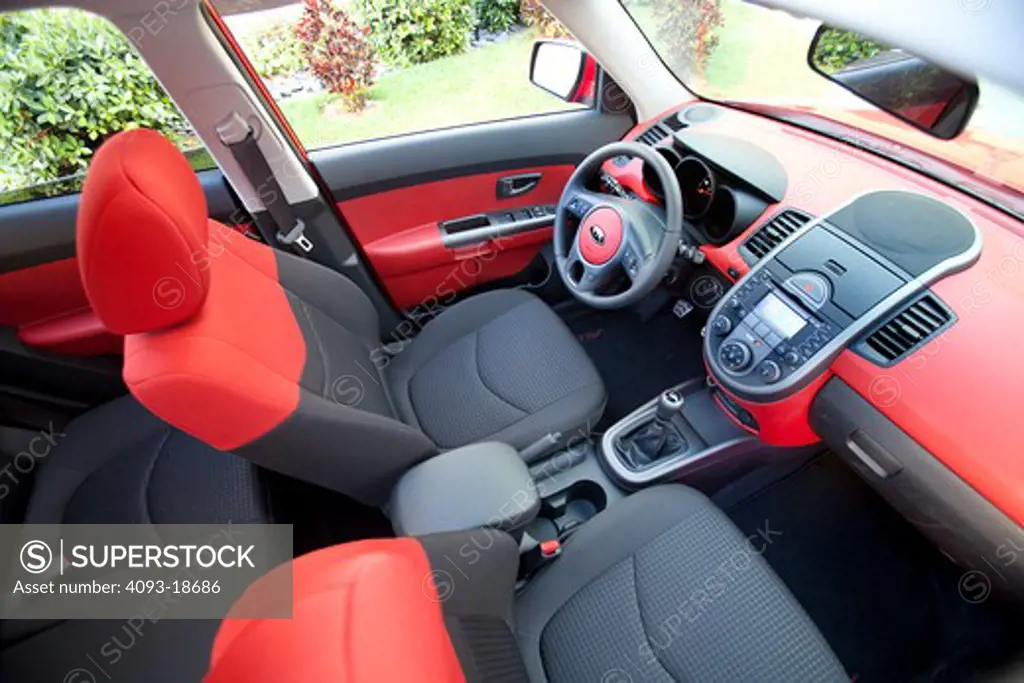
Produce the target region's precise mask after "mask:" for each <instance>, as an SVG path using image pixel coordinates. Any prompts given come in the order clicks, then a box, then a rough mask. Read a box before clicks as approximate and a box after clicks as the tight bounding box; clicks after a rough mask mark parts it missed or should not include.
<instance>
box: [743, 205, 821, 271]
mask: <svg viewBox="0 0 1024 683" xmlns="http://www.w3.org/2000/svg"><path fill="white" fill-rule="evenodd" d="M810 220H811V217H810V216H809V215H808V214H806V213H803V212H801V211H794V210H793V209H786V210H785V211H782V212H780V213H778V214H776V215H775V217H774V218H772V219H771V220H770V221H768V222H767V223H765V224H764V225H762V226H761V227H760V228H759V229H758V230H757V232H755V233H754V234H753V235H751V236H750V237H748V238H747V239H746V241H744V242H743V246H744V247H746V248H747V251H749V252H750V253H751V254H752V255H753V256H754V263H757V262H758V261H760V260H761V259H762V258H764V257H765V256H766V255H767V254H768V253H769V252H770V251H771V250H772V249H774V248H775V247H777V246H779V245H780V244H782V242H783V240H785V239H786V238H787V237H789V236H790V235H792V234H793V233H794V232H796V231H797V230H799V229H800V228H802V227H803V226H804V225H806V224H807V222H808V221H810Z"/></svg>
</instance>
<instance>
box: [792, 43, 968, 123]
mask: <svg viewBox="0 0 1024 683" xmlns="http://www.w3.org/2000/svg"><path fill="white" fill-rule="evenodd" d="M808 63H809V64H810V66H811V68H812V69H813V70H814V71H816V72H818V73H819V74H821V75H822V76H824V77H825V78H827V79H829V80H830V81H832V82H833V83H837V84H839V85H840V86H842V87H843V88H845V89H846V90H849V91H850V92H852V93H853V94H854V95H856V96H858V97H860V98H861V99H863V100H867V101H868V102H870V103H871V104H873V105H875V106H876V107H878V108H879V109H882V110H884V111H886V112H888V113H890V114H892V115H893V116H896V117H897V118H899V119H902V120H903V121H905V122H907V123H909V124H910V125H912V126H914V127H916V128H920V129H921V130H923V131H924V132H926V133H928V134H930V135H934V136H935V137H937V138H941V139H943V140H949V139H952V138H955V137H956V136H957V135H959V134H960V132H961V131H963V129H964V128H965V127H966V126H967V123H968V121H970V119H971V114H973V113H974V108H975V106H976V105H977V103H978V84H977V83H976V82H975V81H973V80H970V79H967V78H964V77H962V76H958V75H957V74H954V73H952V72H950V71H946V70H945V69H943V68H942V67H939V66H936V65H935V64H932V63H931V62H928V61H926V60H924V59H921V58H920V57H917V56H915V55H912V54H910V53H909V52H904V51H903V50H900V49H898V48H892V47H889V46H887V45H883V44H881V43H878V42H876V41H874V40H872V39H871V38H868V37H867V36H864V35H861V34H859V33H856V32H855V31H845V30H842V29H837V28H833V27H831V26H822V27H821V28H820V29H818V33H817V34H816V35H815V36H814V41H813V42H812V43H811V49H810V52H809V54H808Z"/></svg>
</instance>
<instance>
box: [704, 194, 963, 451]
mask: <svg viewBox="0 0 1024 683" xmlns="http://www.w3.org/2000/svg"><path fill="white" fill-rule="evenodd" d="M980 251H981V242H980V235H979V233H978V231H977V229H976V228H975V226H974V225H973V224H972V223H971V221H970V220H968V219H967V217H966V216H964V215H963V214H962V213H960V212H959V211H956V210H954V209H951V208H949V207H948V206H946V205H945V204H943V203H941V202H938V201H936V200H934V199H931V198H929V197H925V196H923V195H918V194H913V193H910V192H903V191H884V192H873V193H869V194H866V195H863V196H861V197H859V198H857V199H855V200H853V201H852V202H850V203H849V204H847V205H845V206H843V207H841V208H840V209H838V210H837V211H835V212H834V213H832V214H830V215H828V216H825V217H822V218H819V219H818V220H815V221H811V222H810V223H808V224H807V225H806V226H804V227H803V228H801V229H799V230H797V231H796V232H794V233H793V234H792V235H791V236H789V238H788V239H785V240H784V241H782V242H781V244H780V245H779V246H778V247H777V248H775V249H774V250H773V251H771V252H770V253H768V254H766V255H765V256H764V257H763V258H762V259H761V260H760V261H759V262H757V263H756V264H755V265H754V266H753V267H752V268H751V270H750V272H749V273H748V274H747V275H746V276H745V277H744V278H743V279H742V280H740V281H739V282H738V283H737V284H736V286H735V287H734V288H733V289H732V290H731V291H730V292H729V293H728V295H726V296H725V297H724V298H723V299H722V301H720V302H719V304H718V305H717V306H716V307H715V309H714V310H713V311H712V313H711V316H710V318H709V323H708V327H707V331H706V334H705V339H704V357H705V362H706V364H707V366H708V369H709V371H710V373H711V376H712V377H713V379H714V381H715V382H716V383H717V384H718V386H719V387H720V389H721V390H722V391H720V392H719V403H720V405H722V407H723V408H724V409H726V410H727V411H728V412H730V413H731V414H732V416H733V417H734V419H736V420H737V421H738V422H739V423H741V424H743V425H744V426H745V427H747V428H748V429H751V430H753V431H757V430H758V427H759V425H758V424H757V419H756V415H754V414H753V413H752V412H751V411H750V410H749V409H747V408H749V404H750V403H753V404H771V403H778V402H781V401H785V400H786V399H788V398H790V397H792V396H794V395H795V394H797V393H798V392H799V391H800V390H802V389H804V388H805V387H808V386H809V385H810V384H811V383H812V382H814V381H816V380H818V379H819V378H821V377H822V375H823V373H825V372H826V371H827V370H828V368H829V366H830V365H831V363H832V361H833V360H834V359H835V357H836V356H837V355H838V354H839V353H840V352H841V351H843V350H844V349H845V348H847V347H848V346H851V345H852V344H854V342H857V341H858V340H859V339H860V338H862V337H863V336H864V335H865V334H866V333H869V332H872V331H874V330H875V329H876V328H877V326H878V324H879V323H880V322H882V321H883V319H884V318H885V317H886V316H887V315H888V314H889V313H890V312H891V311H892V310H893V309H894V308H895V307H897V306H898V305H899V304H901V303H903V302H905V301H907V300H908V299H910V298H911V297H913V296H914V295H916V294H919V293H920V292H921V291H922V290H923V289H924V288H926V287H927V286H928V285H930V284H931V283H933V282H935V281H936V280H938V279H940V278H942V277H945V276H947V275H949V274H951V273H954V272H956V271H958V270H961V269H963V268H965V267H967V266H969V265H970V264H972V263H973V262H974V261H975V260H977V258H978V256H979V254H980ZM950 315H952V314H951V313H950ZM921 323H922V324H921V325H916V324H915V325H909V326H901V327H900V328H899V329H897V330H896V331H895V332H896V334H898V335H907V337H908V339H909V340H910V341H911V342H918V341H924V337H925V336H926V335H927V334H929V330H932V329H937V328H933V327H932V326H930V325H929V324H927V323H929V321H921ZM919 338H920V339H919ZM737 399H739V400H738V401H737ZM744 403H746V406H744V405H742V404H744Z"/></svg>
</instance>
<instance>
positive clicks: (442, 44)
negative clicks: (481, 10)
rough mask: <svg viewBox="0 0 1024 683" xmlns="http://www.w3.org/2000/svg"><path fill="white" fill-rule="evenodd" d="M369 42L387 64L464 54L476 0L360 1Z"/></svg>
mask: <svg viewBox="0 0 1024 683" xmlns="http://www.w3.org/2000/svg"><path fill="white" fill-rule="evenodd" d="M357 6H358V8H359V11H360V13H361V14H362V18H363V21H364V23H365V25H366V26H367V27H369V29H370V34H369V38H370V42H372V43H373V46H374V47H375V48H377V53H378V54H379V55H380V57H381V59H383V60H384V61H385V62H387V63H388V64H392V65H394V66H409V65H410V64H422V63H424V62H431V61H433V60H435V59H439V58H441V57H447V56H449V55H455V54H459V53H461V52H465V50H466V48H467V47H468V46H469V40H470V34H471V32H472V31H473V28H474V26H476V11H475V0H357Z"/></svg>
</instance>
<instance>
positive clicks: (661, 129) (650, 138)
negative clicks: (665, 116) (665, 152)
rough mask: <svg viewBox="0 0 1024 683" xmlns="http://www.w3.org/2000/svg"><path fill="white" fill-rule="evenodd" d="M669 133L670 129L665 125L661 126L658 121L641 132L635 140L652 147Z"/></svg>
mask: <svg viewBox="0 0 1024 683" xmlns="http://www.w3.org/2000/svg"><path fill="white" fill-rule="evenodd" d="M669 133H670V131H669V130H668V129H667V128H666V127H665V126H662V125H661V124H660V123H656V124H654V125H653V126H651V127H650V128H648V129H647V130H645V131H644V132H643V133H641V134H640V135H639V136H638V137H637V139H636V141H637V142H639V143H640V144H642V145H647V146H648V147H654V145H656V144H658V143H659V142H661V141H662V140H664V139H665V138H667V137H668V136H669Z"/></svg>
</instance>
